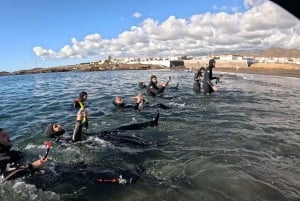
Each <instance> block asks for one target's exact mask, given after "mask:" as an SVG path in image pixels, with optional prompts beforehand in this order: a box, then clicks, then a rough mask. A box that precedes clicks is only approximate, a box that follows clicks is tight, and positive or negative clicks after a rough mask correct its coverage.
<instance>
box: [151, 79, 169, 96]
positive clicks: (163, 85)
mask: <svg viewBox="0 0 300 201" xmlns="http://www.w3.org/2000/svg"><path fill="white" fill-rule="evenodd" d="M167 86H168V82H162V83H161V84H160V85H159V86H157V77H156V76H155V75H152V76H151V77H150V82H149V84H148V86H147V87H146V90H147V93H148V95H149V96H152V97H154V96H157V95H158V94H161V93H163V92H164V91H165V88H166V87H167Z"/></svg>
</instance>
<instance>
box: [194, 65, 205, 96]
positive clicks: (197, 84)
mask: <svg viewBox="0 0 300 201" xmlns="http://www.w3.org/2000/svg"><path fill="white" fill-rule="evenodd" d="M204 71H205V68H204V67H201V68H200V69H199V70H198V71H197V72H196V73H195V75H194V83H193V90H194V92H201V88H202V86H201V85H202V79H203V73H204Z"/></svg>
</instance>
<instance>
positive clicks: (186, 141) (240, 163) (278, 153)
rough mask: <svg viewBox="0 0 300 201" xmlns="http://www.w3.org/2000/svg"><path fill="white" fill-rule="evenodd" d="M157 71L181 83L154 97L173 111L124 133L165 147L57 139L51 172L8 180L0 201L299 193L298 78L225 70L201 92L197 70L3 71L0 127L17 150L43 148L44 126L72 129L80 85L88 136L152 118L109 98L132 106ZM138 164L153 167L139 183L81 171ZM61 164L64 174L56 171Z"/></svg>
mask: <svg viewBox="0 0 300 201" xmlns="http://www.w3.org/2000/svg"><path fill="white" fill-rule="evenodd" d="M152 74H156V75H157V76H158V81H159V82H160V81H167V80H168V77H169V76H171V78H172V79H171V81H170V83H169V85H170V87H172V86H175V85H176V84H177V83H179V89H178V90H176V91H171V90H168V89H167V90H166V91H165V93H164V95H163V96H162V97H157V98H155V99H153V98H149V97H148V98H147V100H148V101H149V102H150V103H151V104H154V103H164V104H165V105H168V106H170V107H171V109H168V110H162V109H160V120H159V126H158V128H146V129H143V130H138V131H127V132H126V134H127V135H129V136H135V137H139V138H142V139H143V140H145V141H147V142H154V141H163V142H166V143H165V144H164V145H162V146H153V147H146V148H141V147H136V148H135V147H128V146H125V145H124V146H121V145H120V146H118V145H113V144H111V143H109V142H105V141H104V140H102V139H99V138H97V137H95V136H89V138H88V140H86V141H84V142H81V143H76V144H72V145H67V146H58V145H57V144H55V143H53V147H52V148H51V150H50V154H49V156H50V157H51V160H50V161H49V163H48V164H47V165H46V166H45V167H44V172H41V173H37V174H36V175H34V176H32V177H31V178H29V179H28V178H20V179H17V180H13V181H9V182H6V183H3V184H1V187H0V188H1V191H0V200H43V201H44V200H68V201H70V200H85V201H96V200H112V201H113V200H118V201H121V200H167V201H174V200H181V201H185V200H186V201H192V200H195V201H198V200H207V201H224V200H225V201H226V200H230V201H232V200H236V201H241V200H245V201H259V200H264V201H281V200H282V201H296V200H299V198H300V169H299V165H300V149H299V148H300V127H299V123H300V114H299V111H300V84H299V83H300V82H299V81H300V79H299V78H288V77H278V76H263V75H252V74H233V73H226V74H224V76H223V77H222V79H221V82H220V83H219V84H218V85H217V86H218V87H219V88H218V89H219V90H218V92H217V93H214V94H211V95H209V96H204V95H202V94H195V93H194V92H193V90H192V85H193V76H194V72H193V71H170V70H147V71H146V70H140V71H103V72H81V73H78V72H67V73H51V74H33V75H20V76H7V77H0V82H1V84H2V87H1V88H0V93H1V95H2V99H1V101H2V104H1V106H0V108H1V110H0V111H1V115H0V123H1V126H0V127H3V128H6V129H7V130H8V132H9V133H10V135H11V139H12V140H13V141H14V149H21V150H22V151H24V152H27V153H32V154H35V155H43V154H44V153H45V146H44V145H43V143H44V141H45V140H47V139H46V137H45V136H44V135H43V131H44V129H45V127H46V126H47V124H48V123H50V122H59V123H60V124H62V125H63V126H64V128H66V129H67V130H68V132H69V133H70V132H72V129H73V126H74V121H75V115H76V111H74V110H73V109H72V108H71V103H72V101H73V99H74V98H76V97H77V96H78V94H79V92H80V91H83V90H84V91H87V92H88V94H89V96H88V112H89V116H90V117H89V127H90V128H89V129H88V132H89V133H97V132H99V131H101V130H110V129H113V128H116V127H119V126H122V125H127V124H131V123H137V122H144V121H148V120H150V119H151V118H152V117H153V116H154V114H155V111H156V110H155V109H146V108H145V110H143V111H141V112H137V111H123V112H120V111H118V110H116V109H115V108H114V106H113V104H112V98H113V97H114V96H116V95H120V96H122V97H123V98H124V99H125V101H126V102H127V103H132V102H133V99H132V97H134V96H135V95H136V94H137V93H138V92H139V91H141V89H139V87H138V83H139V82H141V81H144V82H146V83H148V81H149V77H150V76H151V75H152ZM215 74H220V72H215ZM34 159H35V158H34ZM72 164H80V165H79V166H73V165H72ZM137 164H140V165H143V166H144V167H145V169H146V172H145V173H144V174H142V175H141V178H140V179H139V180H138V181H137V182H136V183H135V184H132V185H114V184H103V183H97V182H95V181H93V180H92V179H91V180H88V179H87V178H88V177H85V175H87V174H78V172H80V170H81V169H82V168H86V169H88V170H90V171H93V172H96V173H101V172H105V171H109V170H110V169H114V168H116V169H118V168H120V169H124V170H126V169H132V168H134V167H135V166H136V165H137ZM59 165H60V167H61V169H63V172H64V175H58V174H57V172H55V170H54V169H55V167H56V166H59ZM85 173H86V172H85ZM60 176H63V177H64V180H61V179H59V177H60ZM35 178H36V179H35ZM68 179H70V180H68Z"/></svg>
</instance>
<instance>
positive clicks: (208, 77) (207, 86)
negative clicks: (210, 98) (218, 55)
mask: <svg viewBox="0 0 300 201" xmlns="http://www.w3.org/2000/svg"><path fill="white" fill-rule="evenodd" d="M215 65H216V61H215V60H214V59H210V60H209V63H208V66H207V68H206V69H205V71H204V76H203V80H202V88H203V93H204V94H211V93H212V92H215V91H217V87H216V86H214V85H213V83H212V80H214V79H215V80H216V83H218V82H219V77H213V72H212V71H213V68H215Z"/></svg>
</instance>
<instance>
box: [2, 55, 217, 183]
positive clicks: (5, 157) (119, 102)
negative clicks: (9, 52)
mask: <svg viewBox="0 0 300 201" xmlns="http://www.w3.org/2000/svg"><path fill="white" fill-rule="evenodd" d="M215 63H216V62H215V60H214V59H211V60H210V61H209V64H208V67H207V68H204V67H201V68H200V69H199V70H198V71H197V72H196V74H195V76H194V84H193V90H194V91H196V92H203V93H204V94H210V93H212V92H215V91H216V90H217V89H216V87H215V85H214V84H213V83H212V80H214V79H215V80H216V83H218V82H219V78H218V77H213V76H212V69H213V68H214V67H215ZM170 79H171V78H170V77H169V80H168V81H167V82H163V83H161V84H160V85H158V82H157V77H156V76H155V75H152V76H151V77H150V82H149V84H148V85H146V84H145V83H142V82H141V83H139V86H140V88H141V89H146V92H147V95H148V96H152V97H155V96H158V95H160V94H162V93H163V92H164V91H165V89H166V87H167V86H168V83H169V81H170ZM176 87H177V89H178V85H177V86H176ZM87 98H88V93H87V92H85V91H83V92H81V93H80V94H79V97H78V98H76V99H75V100H74V102H73V104H72V106H73V107H74V108H76V109H77V114H76V122H75V125H74V129H73V133H72V135H71V136H70V135H69V134H66V131H65V129H64V128H63V127H62V126H61V125H60V124H58V123H51V124H49V125H48V126H47V127H46V129H45V131H44V133H45V135H46V136H47V137H49V138H54V139H55V142H57V143H59V142H60V141H64V142H68V143H74V142H78V141H81V140H82V139H83V138H84V133H83V128H85V129H88V127H89V124H88V113H87V109H86V100H87ZM134 100H135V103H134V104H133V105H130V104H125V103H124V100H123V99H122V97H120V96H116V97H114V99H113V101H112V103H113V105H114V106H116V107H117V108H118V109H132V110H141V109H143V108H144V107H149V108H160V109H170V107H169V106H166V105H164V104H161V103H159V104H155V105H150V104H149V103H147V101H146V100H145V98H144V96H143V95H142V93H139V94H138V95H137V96H135V97H134ZM159 115H160V114H159V111H158V110H157V112H156V114H155V116H154V118H153V119H151V120H150V121H147V122H142V123H136V124H131V125H126V126H121V127H118V128H116V129H113V130H109V131H101V132H99V133H93V134H92V133H89V135H95V136H97V137H99V138H101V139H104V140H106V141H110V142H113V143H116V144H120V143H121V144H122V143H123V144H126V145H128V146H139V147H141V146H142V147H144V146H151V145H153V143H147V142H144V141H143V140H141V139H139V138H137V137H131V136H128V135H126V136H125V135H121V133H122V132H124V131H126V130H137V129H142V128H146V127H157V126H158V120H159ZM11 147H12V142H11V140H10V138H9V135H8V133H7V132H6V131H5V130H4V129H2V128H0V171H1V172H0V173H1V177H2V180H4V181H5V180H8V179H10V178H13V177H12V175H14V172H19V171H16V170H20V169H22V170H23V171H20V172H22V175H24V174H26V173H29V172H32V171H34V170H36V169H38V168H41V167H42V166H43V165H44V164H45V163H46V162H47V161H48V157H43V158H40V159H38V160H36V161H34V162H32V163H28V164H25V165H24V158H23V156H24V154H23V153H22V152H19V151H14V150H11ZM140 169H141V168H140ZM135 180H136V179H135ZM123 181H124V178H123Z"/></svg>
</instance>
